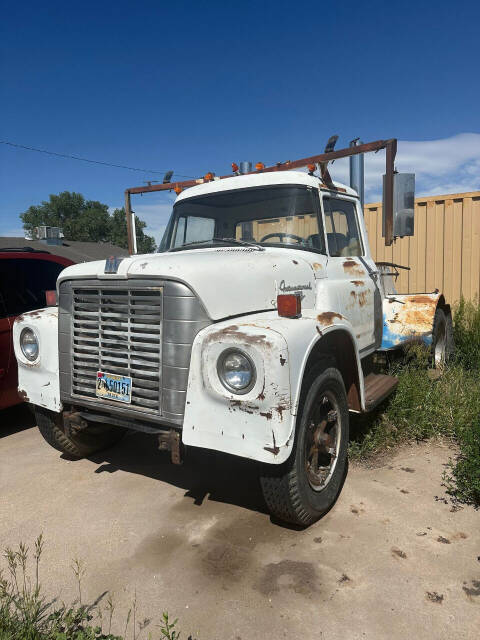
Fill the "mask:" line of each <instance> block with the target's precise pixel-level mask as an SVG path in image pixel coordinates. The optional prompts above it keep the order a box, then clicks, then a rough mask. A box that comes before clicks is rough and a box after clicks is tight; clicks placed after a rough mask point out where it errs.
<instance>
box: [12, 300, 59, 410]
mask: <svg viewBox="0 0 480 640" xmlns="http://www.w3.org/2000/svg"><path fill="white" fill-rule="evenodd" d="M27 327H28V328H29V329H32V331H34V332H35V334H36V335H37V338H38V344H39V355H38V358H37V360H35V361H34V362H30V361H29V360H27V359H26V358H25V356H24V355H23V353H22V351H21V349H20V334H21V332H22V329H25V328H27ZM13 345H14V348H15V356H16V358H17V362H18V392H19V394H20V396H21V397H22V398H23V399H24V400H25V402H31V403H33V404H35V405H39V406H41V407H45V408H46V409H50V410H51V411H55V412H57V413H58V412H60V411H61V410H62V403H61V402H60V381H59V373H58V308H57V307H48V308H47V309H39V310H38V311H31V312H29V313H24V314H23V315H22V316H19V317H18V318H17V319H16V320H15V322H14V324H13Z"/></svg>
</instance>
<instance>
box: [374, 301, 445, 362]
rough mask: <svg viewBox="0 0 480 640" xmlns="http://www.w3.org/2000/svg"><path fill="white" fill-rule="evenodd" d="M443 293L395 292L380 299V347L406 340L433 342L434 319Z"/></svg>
mask: <svg viewBox="0 0 480 640" xmlns="http://www.w3.org/2000/svg"><path fill="white" fill-rule="evenodd" d="M441 301H443V296H442V295H441V294H440V293H438V292H435V293H417V294H395V295H389V296H387V297H386V298H385V299H384V301H383V339H382V346H381V349H382V350H389V349H396V348H398V347H400V346H402V345H405V344H407V343H409V342H413V341H418V340H421V341H422V342H424V343H425V344H427V345H429V344H431V342H432V329H433V318H434V316H435V311H436V309H437V305H438V303H439V302H441Z"/></svg>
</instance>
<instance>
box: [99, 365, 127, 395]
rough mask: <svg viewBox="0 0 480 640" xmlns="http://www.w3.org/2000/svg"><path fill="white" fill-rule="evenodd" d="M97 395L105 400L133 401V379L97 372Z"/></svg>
mask: <svg viewBox="0 0 480 640" xmlns="http://www.w3.org/2000/svg"><path fill="white" fill-rule="evenodd" d="M96 394H97V396H98V397H99V398H103V399H104V400H118V401H119V402H131V401H132V379H131V378H129V377H128V376H119V375H117V374H115V373H105V372H104V371H98V372H97V388H96Z"/></svg>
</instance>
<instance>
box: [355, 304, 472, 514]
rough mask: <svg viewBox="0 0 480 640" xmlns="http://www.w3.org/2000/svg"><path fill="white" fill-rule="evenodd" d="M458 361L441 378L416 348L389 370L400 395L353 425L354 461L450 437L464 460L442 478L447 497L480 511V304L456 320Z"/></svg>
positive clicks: (462, 307)
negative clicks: (425, 441) (420, 442)
mask: <svg viewBox="0 0 480 640" xmlns="http://www.w3.org/2000/svg"><path fill="white" fill-rule="evenodd" d="M454 337H455V349H456V350H455V357H454V360H453V361H452V362H451V363H450V364H449V365H448V366H447V367H445V369H444V370H443V372H441V375H439V376H438V377H437V376H435V375H431V374H435V373H436V372H435V371H433V370H429V369H428V364H429V362H428V360H429V353H428V350H427V349H426V348H424V347H421V346H419V345H416V346H414V347H412V348H411V349H409V350H408V351H407V352H406V354H405V357H404V358H403V359H402V360H401V361H399V362H396V363H394V364H392V365H391V366H390V367H389V371H388V372H389V373H390V374H391V375H395V376H397V377H398V380H399V384H398V387H397V390H396V392H395V393H394V394H393V396H391V397H390V398H389V399H388V400H387V401H386V402H385V403H383V404H382V405H381V406H380V407H379V408H378V409H377V410H376V411H374V412H373V413H372V414H369V415H366V416H358V417H356V418H354V419H353V420H352V440H351V443H350V456H351V457H352V458H353V459H355V458H356V459H367V458H369V457H371V456H374V455H376V454H379V453H380V452H383V451H386V450H388V449H390V448H392V447H394V446H397V445H398V444H401V443H404V442H409V441H417V442H418V441H422V440H426V439H428V438H434V437H447V438H451V439H452V440H453V441H455V442H456V443H457V444H458V446H459V449H460V454H459V456H458V457H457V458H456V459H455V460H450V463H449V467H448V471H447V472H446V473H445V475H444V482H445V484H446V486H447V491H448V492H449V493H450V494H451V495H452V496H454V497H455V498H456V499H457V500H459V501H461V502H467V503H471V504H474V505H477V506H479V505H480V383H479V373H480V304H479V303H478V302H475V303H472V302H465V301H461V302H460V304H459V305H458V307H457V309H456V310H455V315H454Z"/></svg>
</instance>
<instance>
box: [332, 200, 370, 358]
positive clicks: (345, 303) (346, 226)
mask: <svg viewBox="0 0 480 640" xmlns="http://www.w3.org/2000/svg"><path fill="white" fill-rule="evenodd" d="M323 210H324V216H325V232H326V237H327V250H328V255H329V257H328V263H327V277H328V280H329V288H330V289H331V290H333V292H334V296H335V297H336V301H337V310H338V311H339V312H340V313H341V314H342V315H343V316H345V317H346V318H347V319H348V320H349V321H350V322H351V324H352V326H353V330H354V333H355V336H356V338H357V343H358V348H359V351H360V355H361V356H364V355H367V353H369V352H371V351H373V350H374V349H375V348H376V347H377V346H379V344H380V342H381V339H382V333H381V332H382V300H381V295H380V290H379V288H378V285H377V277H378V274H377V273H376V267H375V263H374V262H373V260H372V258H371V256H370V249H369V247H368V243H367V239H366V234H365V233H362V231H363V230H364V225H363V221H361V220H360V217H359V213H360V212H359V208H358V207H357V203H356V201H355V200H348V199H345V198H342V197H340V196H335V197H330V196H324V197H323Z"/></svg>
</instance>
